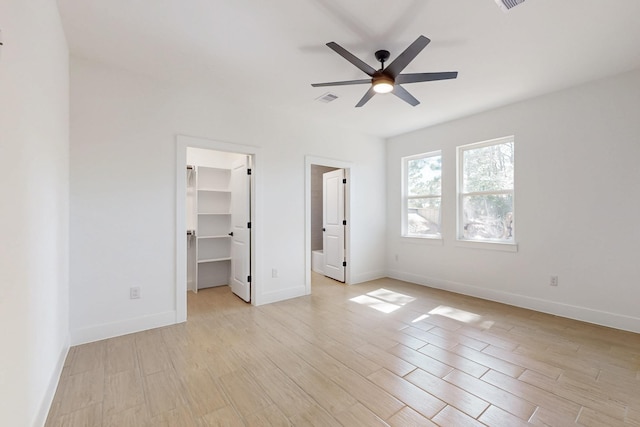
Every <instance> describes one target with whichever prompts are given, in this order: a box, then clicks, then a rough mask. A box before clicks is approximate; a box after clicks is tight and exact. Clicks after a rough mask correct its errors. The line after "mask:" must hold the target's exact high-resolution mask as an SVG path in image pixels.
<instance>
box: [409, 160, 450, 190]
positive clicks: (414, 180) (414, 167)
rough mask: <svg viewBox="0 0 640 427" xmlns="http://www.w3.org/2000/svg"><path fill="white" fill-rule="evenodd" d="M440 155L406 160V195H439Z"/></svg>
mask: <svg viewBox="0 0 640 427" xmlns="http://www.w3.org/2000/svg"><path fill="white" fill-rule="evenodd" d="M441 172H442V156H430V157H423V158H420V159H411V160H408V161H407V195H409V196H439V195H440V185H441V181H440V176H441Z"/></svg>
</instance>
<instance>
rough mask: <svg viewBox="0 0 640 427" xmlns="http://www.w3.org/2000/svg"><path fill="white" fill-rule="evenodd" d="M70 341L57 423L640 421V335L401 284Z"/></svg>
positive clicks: (220, 297) (328, 286) (320, 289)
mask: <svg viewBox="0 0 640 427" xmlns="http://www.w3.org/2000/svg"><path fill="white" fill-rule="evenodd" d="M188 312H189V320H188V322H187V323H184V324H181V325H174V326H170V327H165V328H160V329H154V330H150V331H146V332H141V333H137V334H131V335H127V336H123V337H118V338H113V339H109V340H105V341H99V342H95V343H91V344H85V345H81V346H77V347H73V348H71V350H70V352H69V356H68V357H67V360H66V363H65V367H64V371H63V374H62V378H61V379H60V384H59V387H58V390H57V392H56V396H55V399H54V402H53V405H52V408H51V411H50V413H49V418H48V420H47V424H46V425H47V427H62V426H64V427H75V426H83V427H92V426H95V427H102V426H104V427H107V426H109V427H110V426H114V427H115V426H117V427H127V426H136V427H138V426H143V427H145V426H149V427H151V426H153V427H158V426H167V427H168V426H172V427H174V426H185V427H191V426H195V427H206V426H340V425H342V426H349V427H351V426H367V427H369V426H435V425H439V426H456V427H457V426H483V425H486V426H507V427H512V426H524V425H537V426H573V425H579V426H640V335H638V334H633V333H628V332H623V331H618V330H614V329H609V328H604V327H599V326H594V325H590V324H586V323H581V322H577V321H573V320H568V319H563V318H559V317H555V316H550V315H545V314H541V313H537V312H534V311H528V310H523V309H519V308H514V307H510V306H506V305H502V304H497V303H492V302H487V301H483V300H479V299H475V298H470V297H465V296H461V295H457V294H452V293H448V292H444V291H438V290H434V289H429V288H426V287H422V286H417V285H412V284H409V283H405V282H400V281H396V280H391V279H381V280H376V281H372V282H367V283H363V284H360V285H354V286H345V285H342V284H340V283H337V282H334V281H332V280H330V279H326V278H324V277H322V276H318V275H315V274H314V283H313V295H311V296H308V297H302V298H296V299H294V300H289V301H284V302H280V303H275V304H270V305H265V306H261V307H252V306H250V305H247V304H245V303H243V302H242V301H241V300H240V299H238V298H237V297H235V296H234V295H233V294H231V292H230V290H229V289H228V288H227V287H222V288H214V289H209V290H205V291H201V292H199V293H198V294H197V295H195V294H192V293H189V297H188Z"/></svg>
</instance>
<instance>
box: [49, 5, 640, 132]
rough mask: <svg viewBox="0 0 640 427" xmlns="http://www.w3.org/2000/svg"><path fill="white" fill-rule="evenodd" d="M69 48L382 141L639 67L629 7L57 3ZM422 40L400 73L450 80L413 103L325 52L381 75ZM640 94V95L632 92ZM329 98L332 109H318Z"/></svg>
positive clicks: (639, 41) (418, 90) (639, 39)
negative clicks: (449, 75)
mask: <svg viewBox="0 0 640 427" xmlns="http://www.w3.org/2000/svg"><path fill="white" fill-rule="evenodd" d="M58 4H59V7H60V13H61V15H62V20H63V25H64V28H65V32H66V35H67V38H68V42H69V46H70V49H71V53H72V54H73V55H75V56H78V57H82V58H89V59H95V60H98V61H101V62H104V63H107V64H111V65H113V66H116V67H120V68H124V69H127V70H131V71H134V72H136V73H140V74H145V75H149V76H153V77H154V78H158V79H161V80H168V81H175V82H177V83H179V84H180V83H184V84H187V82H189V84H193V83H194V82H197V84H200V85H211V86H217V87H218V89H216V90H218V91H219V93H220V96H221V97H233V98H234V99H235V101H230V102H239V103H250V104H254V105H256V106H258V107H261V106H264V107H266V108H269V109H275V110H283V111H286V112H287V113H289V114H293V115H297V116H308V117H312V118H314V119H316V120H319V121H321V122H328V123H331V125H332V126H340V127H349V128H352V129H357V130H360V131H362V132H365V133H368V134H373V135H377V136H381V137H388V136H393V135H397V134H400V133H404V132H407V131H411V130H414V129H418V128H422V127H426V126H429V125H433V124H436V123H440V122H443V121H447V120H451V119H455V118H458V117H462V116H465V115H469V114H473V113H476V112H480V111H483V110H487V109H490V108H493V107H496V106H500V105H505V104H509V103H512V102H514V101H518V100H522V99H526V98H530V97H533V96H537V95H541V94H544V93H548V92H552V91H555V90H558V89H562V88H565V87H569V86H574V85H577V84H580V83H583V82H587V81H590V80H594V79H598V78H601V77H604V76H609V75H614V74H618V73H621V72H624V71H627V70H631V69H634V68H640V1H638V0H526V2H525V3H523V4H521V5H519V6H517V7H515V8H513V9H511V10H510V11H509V12H508V13H504V12H502V11H501V10H500V8H498V6H497V5H496V3H495V1H494V0H395V1H389V0H385V1H383V0H270V1H262V0H58ZM421 34H422V35H425V36H427V37H428V38H430V39H431V44H430V45H429V46H427V47H426V49H425V50H423V51H422V53H420V55H418V57H417V58H416V59H415V60H414V61H413V62H412V63H411V64H410V65H409V66H408V67H407V68H406V69H405V70H404V72H406V73H416V72H434V71H458V72H459V75H458V78H457V79H456V80H448V81H440V82H427V83H415V84H408V85H405V88H406V89H407V90H408V91H409V92H411V94H413V95H414V96H415V97H416V98H418V100H420V101H421V104H420V105H418V106H417V107H411V106H410V105H409V104H406V103H405V102H403V101H401V100H400V99H399V98H397V97H395V96H393V95H391V94H388V95H376V96H375V97H374V98H373V99H372V100H371V101H369V103H367V104H366V105H365V106H364V107H362V108H354V106H355V104H356V103H357V102H358V101H359V100H360V98H361V97H362V95H363V94H364V92H365V91H366V90H367V86H366V85H357V86H341V87H335V88H313V87H311V85H310V84H311V83H319V82H327V81H338V80H351V79H361V78H366V75H364V74H363V73H362V72H361V71H359V70H358V69H356V68H355V67H354V66H353V65H351V64H350V63H348V62H347V61H346V60H344V59H343V58H341V57H340V56H338V55H337V54H336V53H335V52H333V51H332V50H331V49H329V48H328V47H326V46H325V44H326V43H327V42H329V41H335V42H336V43H338V44H340V45H342V46H343V47H344V48H346V49H347V50H349V51H351V52H352V53H353V54H355V55H356V56H358V57H359V58H361V59H362V60H364V61H365V62H367V63H369V64H370V65H372V66H374V68H378V67H377V66H376V65H377V64H376V60H375V57H374V55H373V54H374V52H375V51H376V50H378V49H387V50H389V51H390V52H391V58H390V60H391V61H392V60H393V59H394V58H395V57H396V56H397V55H398V54H400V53H401V52H402V51H403V50H404V49H405V48H406V47H407V46H408V45H409V44H410V43H411V42H413V41H414V40H415V39H416V38H417V37H418V36H419V35H421ZM638 90H640V88H638ZM327 91H330V92H332V93H334V94H336V95H338V96H339V98H338V99H337V100H336V101H334V102H331V103H328V104H325V103H321V102H317V101H315V99H316V98H318V97H319V96H321V95H323V94H324V93H326V92H327Z"/></svg>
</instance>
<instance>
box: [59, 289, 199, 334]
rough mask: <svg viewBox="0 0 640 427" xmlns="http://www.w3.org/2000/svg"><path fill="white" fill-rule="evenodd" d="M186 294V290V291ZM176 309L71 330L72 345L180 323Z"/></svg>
mask: <svg viewBox="0 0 640 427" xmlns="http://www.w3.org/2000/svg"><path fill="white" fill-rule="evenodd" d="M185 294H186V291H185ZM176 318H177V316H176V312H175V311H165V312H164V313H157V314H151V315H148V316H140V317H135V318H133V319H126V320H119V321H117V322H110V323H103V324H100V325H94V326H90V327H88V328H82V329H76V330H75V331H71V345H80V344H86V343H90V342H94V341H100V340H104V339H107V338H113V337H119V336H121V335H127V334H133V333H136V332H141V331H146V330H148V329H154V328H161V327H163V326H169V325H173V324H175V323H179V322H177V321H176Z"/></svg>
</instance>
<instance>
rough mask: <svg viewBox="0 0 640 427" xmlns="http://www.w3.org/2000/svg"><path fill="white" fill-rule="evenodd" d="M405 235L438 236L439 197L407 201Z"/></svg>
mask: <svg viewBox="0 0 640 427" xmlns="http://www.w3.org/2000/svg"><path fill="white" fill-rule="evenodd" d="M407 234H409V235H414V236H439V235H440V197H432V198H428V199H409V200H408V206H407Z"/></svg>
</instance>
